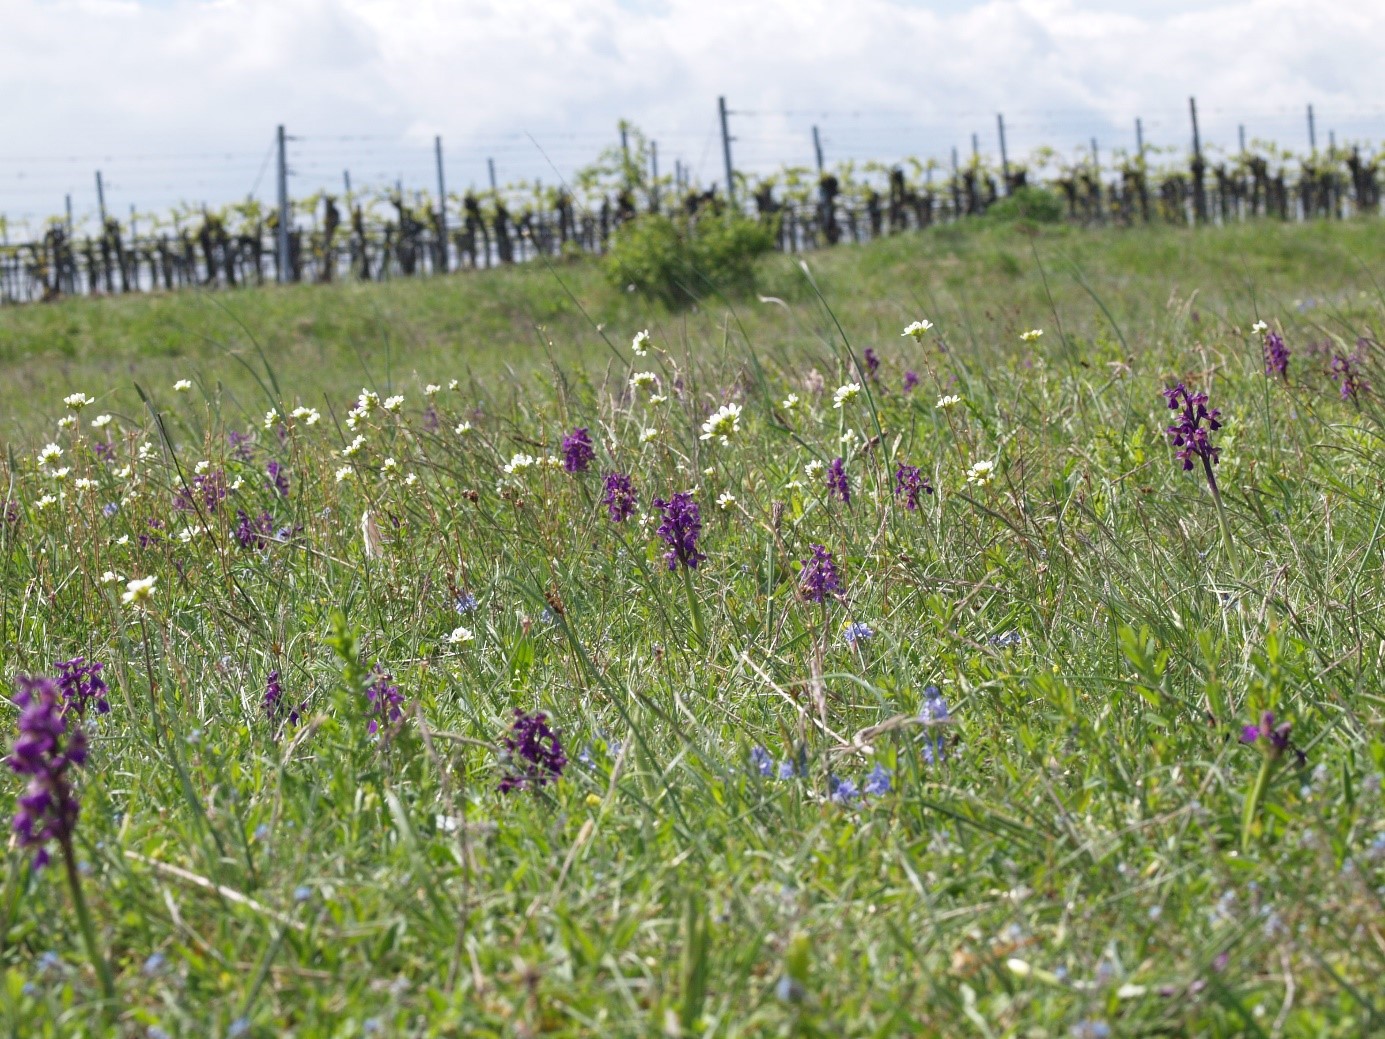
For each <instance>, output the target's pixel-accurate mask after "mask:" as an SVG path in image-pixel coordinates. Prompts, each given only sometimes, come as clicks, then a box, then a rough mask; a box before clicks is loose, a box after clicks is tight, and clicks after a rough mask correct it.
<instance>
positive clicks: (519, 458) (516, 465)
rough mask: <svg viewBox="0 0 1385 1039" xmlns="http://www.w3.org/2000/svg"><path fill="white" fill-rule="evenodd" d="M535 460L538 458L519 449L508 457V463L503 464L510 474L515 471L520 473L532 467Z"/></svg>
mask: <svg viewBox="0 0 1385 1039" xmlns="http://www.w3.org/2000/svg"><path fill="white" fill-rule="evenodd" d="M537 461H538V459H536V458H535V457H534V456H533V455H526V454H524V452H522V451H521V452H520V453H519V454H516V455H515V456H514V457H512V458H511V459H510V461H509V464H507V465H506V466H505V472H506V473H508V474H510V475H511V476H513V475H514V474H515V473H522V472H524V470H526V469H529V468H532V467H533V466H534V465H535V464H536V463H537Z"/></svg>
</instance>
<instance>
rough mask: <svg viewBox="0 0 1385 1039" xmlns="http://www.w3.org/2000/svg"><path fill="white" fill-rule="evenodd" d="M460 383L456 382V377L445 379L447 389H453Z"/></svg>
mask: <svg viewBox="0 0 1385 1039" xmlns="http://www.w3.org/2000/svg"><path fill="white" fill-rule="evenodd" d="M460 385H461V383H460V382H458V381H457V380H456V379H449V380H448V381H447V388H448V389H449V390H455V389H456V388H457V387H458V386H460Z"/></svg>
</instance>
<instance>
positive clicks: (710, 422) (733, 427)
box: [702, 404, 741, 444]
mask: <svg viewBox="0 0 1385 1039" xmlns="http://www.w3.org/2000/svg"><path fill="white" fill-rule="evenodd" d="M740 430H741V406H740V405H739V404H723V405H722V406H721V407H719V408H718V409H717V410H716V411H714V412H712V415H711V417H710V418H709V419H707V421H706V422H704V423H702V439H703V440H711V439H712V438H713V437H715V438H716V439H717V440H720V441H721V442H722V444H729V443H731V437H732V435H733V434H735V433H739V432H740Z"/></svg>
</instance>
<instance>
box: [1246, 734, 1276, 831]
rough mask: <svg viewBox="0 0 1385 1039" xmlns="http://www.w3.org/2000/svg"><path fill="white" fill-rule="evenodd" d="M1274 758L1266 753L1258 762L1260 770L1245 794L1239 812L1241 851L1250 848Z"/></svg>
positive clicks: (1272, 769)
mask: <svg viewBox="0 0 1385 1039" xmlns="http://www.w3.org/2000/svg"><path fill="white" fill-rule="evenodd" d="M1274 764H1275V763H1274V759H1273V758H1271V757H1270V756H1269V755H1268V754H1266V755H1265V760H1264V761H1263V762H1261V764H1260V772H1259V774H1258V775H1256V777H1255V782H1254V783H1253V784H1252V785H1251V788H1250V793H1248V794H1247V795H1246V803H1245V808H1244V809H1243V810H1242V813H1241V852H1242V853H1245V852H1247V851H1249V850H1250V839H1251V836H1252V831H1254V829H1255V817H1256V815H1258V814H1259V811H1260V802H1261V800H1263V798H1264V796H1265V788H1266V787H1268V786H1269V785H1270V773H1271V772H1272V771H1274Z"/></svg>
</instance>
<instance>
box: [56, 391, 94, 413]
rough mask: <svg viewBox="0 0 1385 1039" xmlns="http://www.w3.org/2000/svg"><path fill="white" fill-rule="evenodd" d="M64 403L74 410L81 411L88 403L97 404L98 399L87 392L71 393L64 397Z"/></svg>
mask: <svg viewBox="0 0 1385 1039" xmlns="http://www.w3.org/2000/svg"><path fill="white" fill-rule="evenodd" d="M63 403H64V404H66V405H67V406H68V408H70V409H71V410H72V411H81V410H82V409H83V408H85V407H86V406H87V405H88V404H95V403H96V400H95V398H93V397H88V396H87V395H86V394H85V393H69V394H68V395H67V396H66V397H64V398H63Z"/></svg>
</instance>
